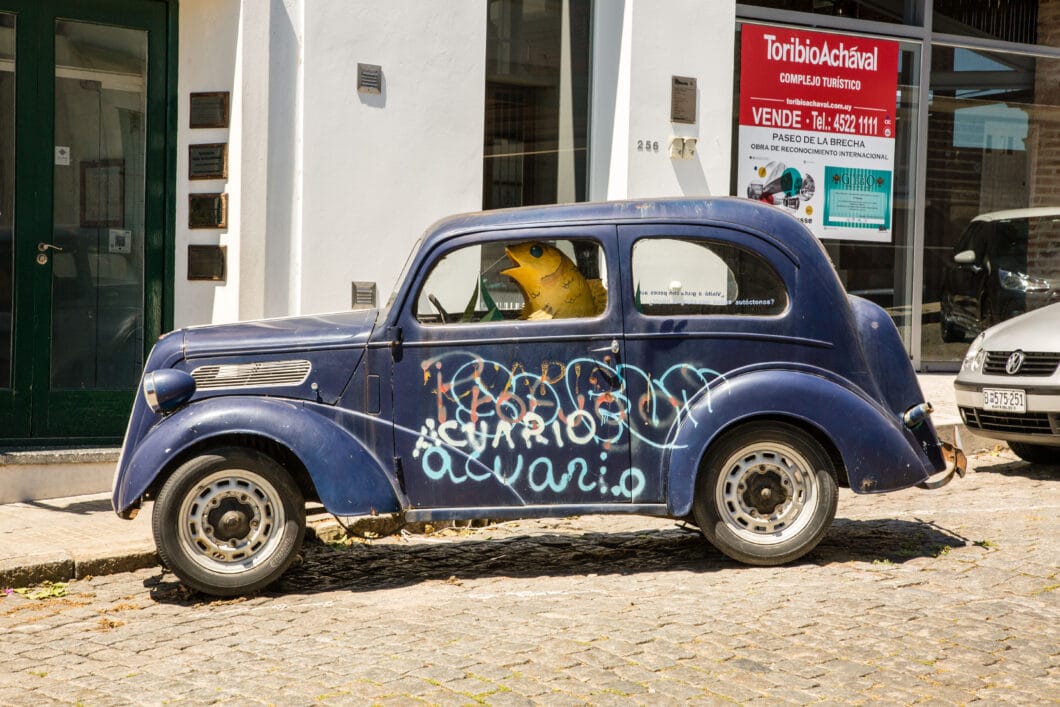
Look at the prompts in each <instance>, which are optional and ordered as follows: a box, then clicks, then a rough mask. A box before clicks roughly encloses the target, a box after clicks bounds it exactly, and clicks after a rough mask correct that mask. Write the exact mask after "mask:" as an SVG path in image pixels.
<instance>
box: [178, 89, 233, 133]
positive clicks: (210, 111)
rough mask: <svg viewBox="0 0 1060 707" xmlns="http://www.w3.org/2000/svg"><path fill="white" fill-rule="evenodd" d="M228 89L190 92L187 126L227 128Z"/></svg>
mask: <svg viewBox="0 0 1060 707" xmlns="http://www.w3.org/2000/svg"><path fill="white" fill-rule="evenodd" d="M228 95H229V94H228V91H213V92H210V93H193V94H191V107H190V117H189V118H188V127H189V128H227V127H228Z"/></svg>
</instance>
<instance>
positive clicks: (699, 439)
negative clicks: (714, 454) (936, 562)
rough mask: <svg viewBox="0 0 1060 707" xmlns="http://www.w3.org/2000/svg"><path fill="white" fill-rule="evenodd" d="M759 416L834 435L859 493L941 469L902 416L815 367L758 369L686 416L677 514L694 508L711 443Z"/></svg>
mask: <svg viewBox="0 0 1060 707" xmlns="http://www.w3.org/2000/svg"><path fill="white" fill-rule="evenodd" d="M754 418H773V419H786V420H789V421H792V422H795V423H796V424H800V425H801V426H803V427H807V426H808V427H810V428H811V429H814V430H816V431H817V432H818V433H819V434H820V435H822V436H823V437H825V438H827V439H828V440H830V441H831V443H832V445H833V446H834V447H835V448H836V450H837V451H838V453H839V456H840V457H841V458H842V461H843V465H844V467H845V468H846V473H847V479H848V480H849V482H850V487H851V489H852V490H854V491H855V492H857V493H877V492H882V491H892V490H895V489H901V488H908V487H910V486H914V485H916V484H918V483H920V482H921V481H923V480H924V479H926V478H928V476H930V475H931V474H933V473H935V472H937V471H941V470H942V469H941V468H936V466H935V464H934V463H932V461H931V460H930V459H929V458H928V457H927V456H926V455H925V454H924V451H923V450H922V449H921V448H920V446H919V444H918V443H917V442H916V440H915V438H914V437H913V435H912V434H911V433H910V432H909V431H908V430H907V429H906V428H905V427H904V426H903V425H902V423H901V421H900V420H898V419H897V418H896V417H895V416H894V415H891V414H890V413H888V412H887V411H886V410H884V409H883V407H881V406H880V405H878V404H876V403H874V402H872V401H871V400H869V399H867V398H865V397H863V396H861V395H859V394H858V393H857V392H855V391H854V390H853V389H851V388H848V387H846V386H844V385H843V384H842V383H841V382H840V381H838V380H834V379H829V378H825V377H823V376H822V375H821V374H820V373H817V374H814V373H810V372H809V371H799V370H787V369H784V370H777V369H770V370H757V371H751V372H748V373H744V374H738V375H736V376H735V377H732V378H728V379H727V380H726V381H725V382H724V383H722V385H720V386H718V387H717V388H715V389H713V390H711V391H709V394H703V395H701V396H700V397H699V399H698V400H697V401H696V402H695V404H694V406H693V407H692V409H691V410H690V411H689V415H688V416H687V417H686V418H685V419H684V420H682V422H681V424H680V428H679V429H678V431H677V433H676V436H675V438H674V444H673V447H672V449H673V451H672V452H671V453H670V464H669V475H668V483H667V506H668V508H669V510H670V512H671V514H672V515H674V516H675V517H683V516H686V515H688V514H689V513H690V512H691V510H692V500H693V497H694V494H695V485H696V475H697V473H698V472H699V464H700V460H701V459H702V458H703V455H704V454H706V452H707V450H708V449H709V448H710V446H711V444H713V443H714V442H715V440H717V439H718V438H719V437H720V436H721V434H723V433H724V432H726V431H727V430H729V429H732V428H733V427H735V426H737V425H739V424H740V423H741V422H746V421H749V420H751V419H754ZM926 424H929V423H926Z"/></svg>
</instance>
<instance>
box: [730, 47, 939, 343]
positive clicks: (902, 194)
mask: <svg viewBox="0 0 1060 707" xmlns="http://www.w3.org/2000/svg"><path fill="white" fill-rule="evenodd" d="M919 52H920V48H919V46H917V45H915V44H913V43H909V42H900V43H899V53H898V95H897V97H896V113H895V144H894V172H893V177H894V207H893V213H892V218H891V224H892V230H891V241H890V242H889V243H886V242H882V243H876V242H868V241H848V240H838V239H822V241H821V243H822V245H823V246H824V247H825V249H826V250H827V251H828V255H829V257H830V258H831V260H832V264H833V265H834V266H835V268H836V271H837V273H838V274H839V278H840V280H841V281H842V283H843V286H844V287H846V289H847V291H848V292H850V293H851V294H855V295H858V296H860V297H864V298H866V299H869V300H872V301H873V302H875V303H876V304H878V305H880V306H881V307H883V308H884V309H886V310H887V313H888V314H890V315H891V318H892V319H893V320H894V323H895V325H896V326H897V327H898V331H899V333H900V334H901V337H902V341H903V342H904V343H905V345H906V347H907V349H910V350H911V348H912V330H913V318H912V309H913V308H912V305H913V296H914V294H913V230H914V217H915V207H914V203H913V201H914V191H915V189H914V184H913V179H914V176H915V169H914V165H915V159H914V157H915V154H916V142H917V140H916V135H917V114H918V109H919V108H918V105H919V102H918V95H919V81H918V77H919ZM736 57H737V59H736V81H735V82H734V88H735V94H734V96H733V100H734V105H739V99H740V61H739V57H740V31H739V28H738V29H737V37H736ZM738 135H739V111H734V112H733V141H732V144H733V150H734V154H733V159H732V165H733V169H732V178H733V183H732V185H731V186H730V188H731V189H732V190H733V191H732V192H731V193H736V191H735V190H736V174H737V165H738V164H739V161H740V156H739V155H738V154H736V151H737V150H738V149H739V139H738V137H737V136H738Z"/></svg>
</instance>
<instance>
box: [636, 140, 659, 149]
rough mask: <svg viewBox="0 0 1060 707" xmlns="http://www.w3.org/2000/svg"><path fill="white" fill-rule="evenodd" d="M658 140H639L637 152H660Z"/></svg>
mask: <svg viewBox="0 0 1060 707" xmlns="http://www.w3.org/2000/svg"><path fill="white" fill-rule="evenodd" d="M658 151H659V141H658V140H637V152H658Z"/></svg>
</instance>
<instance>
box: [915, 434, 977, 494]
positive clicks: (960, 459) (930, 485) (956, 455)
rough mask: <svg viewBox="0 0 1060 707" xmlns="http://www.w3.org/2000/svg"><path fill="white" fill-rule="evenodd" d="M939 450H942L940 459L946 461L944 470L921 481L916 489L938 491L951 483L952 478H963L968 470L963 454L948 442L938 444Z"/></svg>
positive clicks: (966, 460)
mask: <svg viewBox="0 0 1060 707" xmlns="http://www.w3.org/2000/svg"><path fill="white" fill-rule="evenodd" d="M939 448H940V449H942V457H943V458H944V459H945V460H946V468H945V469H943V470H942V471H940V472H939V473H938V474H935V475H933V476H931V477H929V478H927V479H924V480H923V481H921V482H920V483H919V484H917V485H916V486H917V488H921V489H925V490H928V491H930V490H933V489H940V488H942V487H943V486H945V485H946V484H948V483H950V482H951V481H953V479H954V477H959V478H962V479H963V478H964V474H965V472H966V471H967V470H968V459H967V457H965V456H964V452H962V451H961V450H960V449H959V448H957V447H954V446H953V445H952V444H950V443H949V442H940V443H939Z"/></svg>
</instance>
